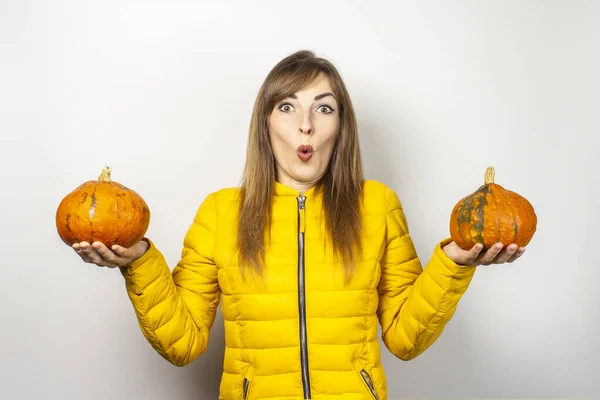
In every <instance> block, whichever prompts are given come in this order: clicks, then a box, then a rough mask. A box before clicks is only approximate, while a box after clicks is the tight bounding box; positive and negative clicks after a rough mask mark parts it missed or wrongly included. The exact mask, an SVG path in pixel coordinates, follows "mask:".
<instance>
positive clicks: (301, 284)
mask: <svg viewBox="0 0 600 400" xmlns="http://www.w3.org/2000/svg"><path fill="white" fill-rule="evenodd" d="M305 202H306V197H304V196H299V197H298V315H299V318H300V362H301V363H302V365H301V366H302V388H303V389H304V398H305V399H310V398H311V394H310V377H309V374H308V343H307V339H306V291H305V280H304V231H305V227H306V219H305V214H304V204H305Z"/></svg>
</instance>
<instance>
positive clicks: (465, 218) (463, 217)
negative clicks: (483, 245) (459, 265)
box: [456, 191, 478, 244]
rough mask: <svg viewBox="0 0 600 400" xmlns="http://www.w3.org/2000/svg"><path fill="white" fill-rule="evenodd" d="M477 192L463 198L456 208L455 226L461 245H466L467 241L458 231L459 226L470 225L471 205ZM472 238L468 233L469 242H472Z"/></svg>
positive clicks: (459, 230)
mask: <svg viewBox="0 0 600 400" xmlns="http://www.w3.org/2000/svg"><path fill="white" fill-rule="evenodd" d="M477 192H478V191H475V192H473V193H471V194H470V195H469V196H467V197H465V198H464V199H463V200H462V202H461V204H460V206H459V208H458V213H457V217H456V219H457V222H458V224H457V226H458V227H459V229H458V233H459V235H460V237H461V239H462V243H464V244H466V243H467V240H466V239H465V237H464V236H463V234H462V231H461V229H460V226H462V224H470V223H471V212H472V211H473V203H474V202H475V197H476V196H477ZM472 240H473V239H472V238H471V237H470V233H469V242H472Z"/></svg>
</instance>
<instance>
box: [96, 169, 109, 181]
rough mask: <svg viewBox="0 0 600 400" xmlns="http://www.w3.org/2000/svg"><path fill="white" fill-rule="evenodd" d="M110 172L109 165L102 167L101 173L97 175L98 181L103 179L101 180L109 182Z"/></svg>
mask: <svg viewBox="0 0 600 400" xmlns="http://www.w3.org/2000/svg"><path fill="white" fill-rule="evenodd" d="M110 172H111V169H110V167H109V166H105V167H104V168H103V169H102V173H101V174H100V176H99V177H98V180H99V181H103V182H110Z"/></svg>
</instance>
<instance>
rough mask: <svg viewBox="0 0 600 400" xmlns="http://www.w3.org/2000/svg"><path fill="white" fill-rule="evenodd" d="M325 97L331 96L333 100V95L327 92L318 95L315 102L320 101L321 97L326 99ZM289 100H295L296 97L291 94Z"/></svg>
mask: <svg viewBox="0 0 600 400" xmlns="http://www.w3.org/2000/svg"><path fill="white" fill-rule="evenodd" d="M327 96H332V97H334V98H335V96H334V95H333V93H331V92H327V93H322V94H319V95H317V96H315V100H321V99H322V98H323V97H327ZM290 98H292V99H294V100H296V99H297V98H298V97H297V96H296V94H295V93H292V94H290Z"/></svg>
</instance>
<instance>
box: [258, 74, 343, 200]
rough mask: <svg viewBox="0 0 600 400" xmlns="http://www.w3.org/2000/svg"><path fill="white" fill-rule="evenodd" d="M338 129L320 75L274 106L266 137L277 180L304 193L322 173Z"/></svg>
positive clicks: (333, 104)
mask: <svg viewBox="0 0 600 400" xmlns="http://www.w3.org/2000/svg"><path fill="white" fill-rule="evenodd" d="M339 126H340V116H339V110H338V103H337V101H336V99H335V97H334V95H333V90H332V88H331V85H330V83H329V80H328V79H327V77H326V76H324V75H319V76H318V77H317V79H316V80H315V81H314V82H312V83H311V84H310V85H308V86H307V87H305V88H304V89H302V90H300V91H298V92H297V93H295V94H293V95H292V96H290V97H288V98H286V99H284V100H282V101H280V102H278V103H276V104H275V107H274V109H273V110H272V112H271V116H270V117H269V136H270V138H271V147H272V148H273V154H274V156H275V165H276V174H277V181H278V182H280V183H282V184H284V185H286V186H289V187H291V188H294V189H296V190H298V191H299V192H304V191H306V190H308V189H310V188H311V187H312V186H314V185H315V184H316V183H317V182H318V181H319V179H320V178H321V177H322V176H323V175H324V174H325V171H326V170H327V166H328V165H329V161H330V159H331V154H332V152H333V148H334V145H335V141H336V139H337V135H338V131H339Z"/></svg>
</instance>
